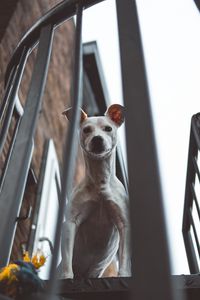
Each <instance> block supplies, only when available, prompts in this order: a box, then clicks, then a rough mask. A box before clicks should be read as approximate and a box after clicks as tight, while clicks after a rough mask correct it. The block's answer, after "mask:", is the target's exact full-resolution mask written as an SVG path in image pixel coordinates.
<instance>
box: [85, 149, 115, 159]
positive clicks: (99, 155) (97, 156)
mask: <svg viewBox="0 0 200 300" xmlns="http://www.w3.org/2000/svg"><path fill="white" fill-rule="evenodd" d="M111 151H112V149H107V150H104V151H102V152H98V153H97V152H94V151H86V153H87V154H88V155H89V156H90V157H91V158H95V159H103V158H105V157H106V156H108V155H109V154H110V153H111Z"/></svg>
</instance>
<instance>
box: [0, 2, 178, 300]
mask: <svg viewBox="0 0 200 300" xmlns="http://www.w3.org/2000/svg"><path fill="white" fill-rule="evenodd" d="M98 2H101V1H100V0H98V1H97V0H82V1H78V0H68V1H63V2H61V3H60V4H59V5H57V6H56V7H54V8H53V9H52V10H51V11H50V12H48V13H47V14H46V15H45V16H44V17H42V18H41V19H40V20H39V21H38V22H37V23H36V24H35V25H34V26H33V27H32V28H31V29H30V30H29V31H28V32H27V33H26V34H25V36H24V37H23V38H22V40H21V41H20V43H19V44H18V46H17V48H16V50H15V52H14V54H13V57H12V59H11V61H10V63H9V65H8V68H7V72H6V76H5V84H6V92H5V98H4V100H3V105H2V109H1V115H0V118H1V120H2V122H3V126H2V128H4V129H3V130H2V132H1V135H0V145H1V147H3V145H4V141H5V135H6V133H7V130H8V127H9V124H10V119H11V115H12V111H13V109H14V104H15V98H16V95H17V91H18V88H19V84H20V80H21V76H22V73H23V68H24V65H25V63H26V59H27V56H28V55H29V54H30V52H31V51H32V49H33V48H34V47H35V46H36V45H37V44H39V47H38V51H37V57H36V63H35V66H34V70H33V74H32V80H31V83H30V86H29V92H28V96H27V101H26V104H25V106H24V114H23V116H22V117H21V119H20V122H19V127H18V128H17V131H16V135H15V137H14V141H13V146H12V153H11V156H10V159H9V163H8V165H7V168H6V173H5V176H4V180H3V182H2V187H1V193H0V219H1V230H0V245H1V247H0V265H1V266H2V265H5V264H6V263H7V262H8V259H9V253H10V247H11V245H12V241H13V237H14V232H15V227H16V224H15V220H16V217H17V216H18V213H19V209H20V206H21V201H22V196H23V192H24V185H25V182H26V178H27V173H28V168H29V165H30V159H31V154H32V148H33V137H34V133H35V127H36V122H37V118H38V112H39V109H40V106H41V102H42V96H43V91H44V86H45V83H46V75H47V72H48V63H49V57H50V54H51V48H52V40H53V31H54V29H55V27H56V26H57V25H59V24H60V23H62V22H63V21H65V20H66V19H68V18H70V17H72V16H73V15H77V25H76V43H75V58H74V60H75V66H74V81H73V82H74V87H73V103H72V104H73V105H72V106H73V119H72V122H71V123H70V128H69V133H68V138H67V141H66V145H65V149H64V153H68V156H67V159H66V155H64V157H65V159H64V163H63V174H62V179H61V199H60V209H59V215H58V220H57V227H56V234H55V237H56V238H55V249H54V256H53V262H52V267H51V274H50V275H51V276H50V281H49V287H48V291H49V293H50V294H53V293H54V292H55V290H56V272H55V271H56V263H57V256H58V248H59V243H60V233H61V228H62V221H63V214H64V208H65V201H66V198H67V196H68V194H69V192H70V190H71V186H72V176H73V171H72V170H73V169H74V168H73V166H74V155H73V154H74V151H75V148H76V141H75V139H74V137H75V135H74V132H75V131H76V129H77V127H78V119H79V109H78V107H79V106H81V102H82V97H81V95H82V94H81V93H82V91H81V85H82V54H81V53H82V43H81V25H82V11H83V9H85V8H88V7H90V6H91V5H94V4H96V3H98ZM116 3H117V15H118V26H119V39H120V49H121V63H122V78H123V90H124V101H125V106H126V108H127V113H126V122H127V140H128V165H129V195H130V204H131V211H130V216H131V224H132V228H133V230H132V249H133V264H134V267H133V271H134V280H133V288H134V296H135V299H140V300H147V299H155V300H160V299H162V300H165V299H166V300H170V299H173V294H172V290H171V283H170V268H169V258H168V248H167V240H166V232H165V222H164V214H163V208H162V195H161V190H160V183H159V172H158V166H157V155H156V150H155V149H156V148H155V141H154V133H153V126H152V120H151V108H150V104H149V103H150V101H149V96H148V88H147V82H146V75H145V67H144V60H143V54H142V44H141V37H140V32H139V22H138V16H137V8H136V3H135V1H133V0H117V1H116ZM5 116H6V117H5ZM147 145H148V147H147ZM11 182H12V188H11V186H10V183H11ZM149 199H151V201H149ZM5 233H6V237H5ZM152 273H153V274H154V276H152Z"/></svg>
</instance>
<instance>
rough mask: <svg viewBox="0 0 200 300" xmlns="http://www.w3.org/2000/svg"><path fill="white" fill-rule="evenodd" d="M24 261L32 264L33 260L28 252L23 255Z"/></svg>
mask: <svg viewBox="0 0 200 300" xmlns="http://www.w3.org/2000/svg"><path fill="white" fill-rule="evenodd" d="M23 261H24V262H31V258H30V256H29V253H28V251H25V252H24V254H23Z"/></svg>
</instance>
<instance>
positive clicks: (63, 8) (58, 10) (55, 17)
mask: <svg viewBox="0 0 200 300" xmlns="http://www.w3.org/2000/svg"><path fill="white" fill-rule="evenodd" d="M102 1H105V0H81V1H80V0H64V1H62V2H61V3H59V4H57V5H56V6H54V7H53V8H52V9H51V10H49V11H48V12H47V13H46V14H45V15H44V16H43V17H41V18H40V19H39V20H38V21H37V22H36V23H35V24H34V25H33V26H32V27H31V28H30V29H29V30H28V31H27V32H26V33H25V34H24V36H23V37H22V39H21V41H20V42H19V43H18V45H17V47H16V48H15V50H14V53H13V55H12V58H11V60H10V62H9V64H8V67H7V69H6V74H5V85H6V83H7V81H8V78H9V74H10V72H11V70H12V67H13V65H15V63H16V61H18V60H19V56H20V54H21V52H22V49H23V48H24V46H27V47H29V48H30V49H31V48H33V47H34V46H35V45H36V44H37V42H38V39H39V36H40V31H41V28H42V27H44V26H46V25H49V24H53V26H54V27H56V26H58V25H60V24H61V23H62V22H64V21H66V20H67V19H69V18H71V17H73V16H74V15H75V14H76V9H77V5H78V3H79V2H82V5H83V7H84V9H85V8H89V7H90V6H92V5H94V4H97V3H99V2H102Z"/></svg>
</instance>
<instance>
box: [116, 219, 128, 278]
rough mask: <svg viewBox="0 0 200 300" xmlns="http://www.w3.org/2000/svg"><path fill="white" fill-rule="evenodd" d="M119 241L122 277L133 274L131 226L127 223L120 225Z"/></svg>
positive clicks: (120, 274)
mask: <svg viewBox="0 0 200 300" xmlns="http://www.w3.org/2000/svg"><path fill="white" fill-rule="evenodd" d="M118 230H119V236H120V242H119V273H118V275H119V276H120V277H128V276H131V255H130V252H131V251H130V246H131V245H130V228H129V226H128V225H127V224H119V226H118Z"/></svg>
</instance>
